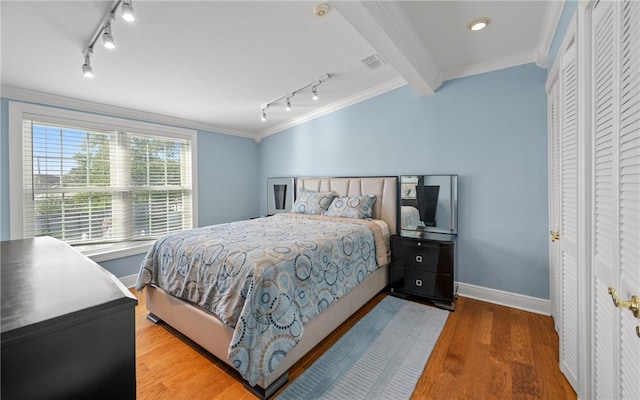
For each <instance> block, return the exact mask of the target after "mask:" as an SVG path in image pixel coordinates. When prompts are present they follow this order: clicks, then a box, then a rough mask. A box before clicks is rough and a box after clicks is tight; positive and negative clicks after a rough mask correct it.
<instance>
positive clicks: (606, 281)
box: [591, 0, 640, 400]
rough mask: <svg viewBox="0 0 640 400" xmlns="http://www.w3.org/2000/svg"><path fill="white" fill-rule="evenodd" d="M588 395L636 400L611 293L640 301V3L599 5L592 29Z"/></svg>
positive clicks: (624, 328) (634, 358)
mask: <svg viewBox="0 0 640 400" xmlns="http://www.w3.org/2000/svg"><path fill="white" fill-rule="evenodd" d="M592 39H593V41H592V43H593V48H592V54H593V59H592V70H593V80H592V89H591V90H592V95H593V101H592V115H593V125H592V131H593V143H592V146H593V147H592V148H593V159H592V168H593V170H592V190H593V198H592V199H593V246H592V265H593V268H594V282H593V284H594V287H593V290H594V296H593V301H594V307H593V310H594V311H593V312H594V314H593V316H592V317H593V319H592V321H593V336H592V340H593V356H594V360H593V361H594V362H593V365H594V368H593V377H592V383H593V391H594V395H595V397H596V398H599V399H600V398H602V399H636V400H637V399H640V337H638V334H636V326H637V325H640V319H636V318H635V317H634V316H633V314H632V313H631V312H630V311H629V310H622V309H617V308H615V307H614V306H613V302H612V301H611V297H610V295H609V293H608V288H609V287H613V288H615V289H616V290H617V292H618V294H619V295H620V297H622V298H624V299H629V298H630V297H631V295H633V294H637V295H640V253H639V249H640V45H639V44H640V2H638V1H637V0H632V1H629V0H626V1H620V2H617V1H616V2H610V1H600V2H599V3H598V4H597V5H596V7H595V9H594V12H593V24H592Z"/></svg>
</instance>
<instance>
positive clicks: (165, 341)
mask: <svg viewBox="0 0 640 400" xmlns="http://www.w3.org/2000/svg"><path fill="white" fill-rule="evenodd" d="M132 293H133V294H134V295H136V297H138V300H139V304H138V306H137V307H136V353H137V357H136V359H137V364H136V368H137V387H138V389H137V392H138V399H141V400H142V399H154V400H160V399H171V400H179V399H190V400H191V399H192V400H197V399H255V397H254V396H253V395H252V394H251V393H249V392H248V391H247V390H246V389H245V388H244V386H243V384H242V380H241V379H240V375H239V374H237V373H236V372H235V371H234V370H233V369H232V368H230V367H229V366H227V365H226V364H225V363H223V362H222V361H220V360H218V359H216V358H215V357H213V356H211V355H210V354H209V353H207V352H206V351H205V350H203V349H202V348H200V347H199V346H197V345H196V344H194V343H193V342H191V341H190V340H189V339H187V338H185V337H184V336H183V335H181V334H180V333H178V332H176V331H175V330H174V329H172V328H171V327H169V326H167V325H166V324H164V323H160V324H158V325H155V324H153V323H152V322H151V321H149V320H148V319H147V318H146V316H147V310H146V305H145V297H144V293H141V292H136V291H135V290H133V289H132ZM384 296H386V294H384V293H380V294H378V295H377V296H376V297H375V298H374V299H372V300H371V301H370V302H369V303H368V304H367V305H365V306H364V307H362V308H361V309H360V310H358V311H357V312H356V313H355V314H354V315H353V316H352V317H351V318H350V319H349V320H348V321H346V322H345V323H344V324H342V325H341V326H340V327H338V329H336V331H334V332H333V333H332V334H331V335H330V336H329V337H328V338H327V339H325V340H324V341H323V342H322V343H320V344H319V345H318V346H316V348H314V349H313V350H312V351H311V352H310V353H309V354H307V356H305V357H304V358H303V359H302V360H300V361H299V362H298V363H297V364H296V365H295V366H294V367H293V368H292V369H291V370H290V371H289V381H290V382H291V381H293V380H294V379H296V378H297V377H298V376H299V375H300V374H302V373H303V372H304V371H305V370H306V369H307V368H309V367H310V366H311V364H313V362H314V361H315V360H316V359H317V358H318V357H319V356H320V355H321V354H322V353H323V352H324V351H326V350H327V349H329V348H330V347H331V346H332V345H333V343H335V342H336V341H337V340H338V339H339V338H340V337H341V336H342V335H343V334H344V333H346V332H347V331H348V330H349V329H350V328H351V327H352V326H353V325H354V324H355V323H356V322H357V321H358V320H359V319H360V318H362V317H363V316H364V315H365V314H366V313H367V312H368V311H370V310H371V309H372V308H373V307H374V306H375V305H376V304H377V303H378V302H380V300H382V299H383V298H384ZM575 398H576V394H575V392H574V391H573V389H572V388H571V386H570V385H569V383H568V382H567V380H566V379H565V377H564V375H562V373H561V372H560V370H559V368H558V336H557V335H556V333H555V331H554V329H553V322H552V319H551V317H546V316H542V315H538V314H533V313H529V312H525V311H520V310H515V309H511V308H508V307H503V306H498V305H495V304H490V303H485V302H482V301H477V300H472V299H468V298H464V297H459V298H458V300H457V301H456V311H455V312H453V313H451V314H450V315H449V318H448V320H447V323H446V325H445V328H444V330H443V332H442V335H441V336H440V338H439V340H438V343H437V344H436V347H435V348H434V350H433V352H432V354H431V357H430V359H429V362H428V363H427V366H426V368H425V370H424V372H423V374H422V377H421V378H420V381H419V382H418V385H417V387H416V390H415V392H414V393H413V397H412V399H414V400H415V399H554V400H559V399H575Z"/></svg>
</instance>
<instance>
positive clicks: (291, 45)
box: [0, 0, 561, 139]
mask: <svg viewBox="0 0 640 400" xmlns="http://www.w3.org/2000/svg"><path fill="white" fill-rule="evenodd" d="M547 3H548V2H547V1H521V0H512V1H452V0H449V1H365V2H360V1H328V2H325V4H327V5H328V6H329V7H330V12H329V13H328V14H327V15H326V16H324V17H317V16H315V15H314V13H313V9H314V7H315V6H316V5H318V4H320V2H315V1H150V0H148V1H143V0H135V1H134V2H133V6H134V9H135V14H136V21H135V22H134V23H127V22H125V21H123V20H122V18H121V17H120V13H119V10H118V13H117V15H116V17H117V18H116V20H115V21H114V22H113V23H112V34H113V36H114V38H115V42H116V49H114V50H107V49H105V48H104V47H102V41H101V40H99V41H98V43H97V44H96V46H95V52H94V54H93V56H92V58H91V64H92V67H93V70H94V73H95V77H94V78H92V79H87V78H85V77H83V76H82V73H81V66H82V64H83V62H84V61H83V56H82V52H83V49H84V48H85V47H86V46H87V45H88V42H89V41H90V40H91V38H92V36H93V34H94V33H95V32H96V30H97V29H98V27H99V26H100V23H101V21H102V19H103V17H104V15H105V14H106V13H107V12H108V10H109V9H110V8H111V7H112V6H113V4H114V2H113V1H6V0H2V2H1V3H0V7H1V8H0V13H1V16H2V31H1V34H2V36H1V39H2V69H1V70H0V73H1V75H0V77H1V83H2V88H3V93H2V95H3V96H12V95H13V96H15V97H20V96H23V97H24V96H27V97H29V96H30V95H36V94H38V95H39V94H43V93H44V94H53V95H56V96H63V97H64V98H65V99H67V100H69V101H71V102H73V101H75V100H82V101H83V103H85V102H90V103H86V104H87V107H88V105H90V104H91V103H97V104H100V105H107V106H113V107H118V108H117V110H120V111H123V112H124V111H126V110H129V111H131V112H134V111H135V112H137V111H141V112H145V113H153V114H157V116H158V118H164V120H167V118H169V119H170V120H171V121H173V122H185V121H189V122H185V123H184V124H183V125H191V126H193V127H199V128H203V129H207V130H212V131H216V132H222V133H231V134H237V135H242V136H248V137H254V138H256V139H260V138H262V137H264V136H266V135H268V134H271V133H273V132H277V131H279V130H282V129H284V128H286V127H289V126H292V125H295V124H296V123H300V122H302V121H306V120H309V119H311V118H314V117H316V116H318V115H322V114H324V113H327V112H330V111H333V110H336V109H339V108H342V107H345V106H347V105H350V104H353V103H355V102H358V101H362V100H364V99H367V98H370V97H372V96H375V95H377V94H379V93H383V92H385V91H388V90H391V89H393V88H396V87H399V86H402V85H404V84H405V83H407V82H408V83H409V84H410V85H411V86H412V87H413V88H414V89H415V90H416V92H417V93H420V94H421V95H430V94H432V93H434V92H437V89H438V87H439V86H440V85H441V83H442V81H443V80H447V79H451V78H455V77H460V76H467V75H472V74H476V73H481V72H487V71H491V70H496V69H500V68H505V67H509V66H513V65H519V64H524V63H528V62H536V61H537V62H538V64H539V65H542V66H545V63H546V52H547V51H548V49H549V45H550V37H551V35H552V33H553V30H554V29H555V24H557V18H558V17H559V12H558V11H557V10H558V7H549V9H550V10H551V13H553V12H554V10H556V11H555V14H554V15H551V16H550V15H549V14H550V11H548V10H547V6H548V4H547ZM551 3H553V1H552V2H551ZM560 10H561V7H560ZM479 17H489V18H491V20H492V23H491V24H490V25H489V26H488V27H487V28H486V29H484V30H482V31H479V32H471V31H469V30H467V29H466V25H467V23H468V22H470V21H471V20H473V19H476V18H479ZM554 21H555V24H554ZM373 54H378V55H379V56H380V57H381V58H382V59H383V60H384V61H385V64H384V65H382V66H381V67H379V68H376V69H373V70H371V69H369V68H367V67H366V66H365V65H364V64H363V63H362V62H361V60H362V59H364V58H366V57H368V56H370V55H373ZM325 73H329V74H330V75H331V79H329V80H328V81H327V82H325V83H323V84H322V85H320V86H319V87H318V94H319V96H320V98H319V100H317V101H313V100H312V99H311V92H310V89H306V90H304V91H301V92H299V93H297V94H296V95H295V96H294V97H293V98H292V99H291V103H292V110H291V111H289V112H287V111H286V110H285V108H284V102H279V103H277V104H275V105H273V106H271V107H270V108H269V109H268V110H267V116H268V118H267V121H266V122H263V121H261V120H260V114H261V108H262V107H264V106H265V105H266V104H267V103H269V102H270V101H272V100H274V99H276V98H279V97H281V96H285V95H287V94H289V93H291V92H292V91H294V90H296V89H298V88H300V87H303V86H305V85H307V84H309V83H311V82H312V81H315V80H317V79H318V78H319V77H321V76H322V75H324V74H325ZM32 91H34V92H32ZM25 93H26V94H25ZM436 95H437V94H436ZM45 97H46V96H45ZM45 97H43V96H40V97H39V98H45ZM58 100H59V98H58ZM89 108H90V107H89ZM114 109H115V108H114ZM125 109H126V110H125ZM120 114H122V113H120ZM125 114H126V113H125ZM180 120H185V121H180Z"/></svg>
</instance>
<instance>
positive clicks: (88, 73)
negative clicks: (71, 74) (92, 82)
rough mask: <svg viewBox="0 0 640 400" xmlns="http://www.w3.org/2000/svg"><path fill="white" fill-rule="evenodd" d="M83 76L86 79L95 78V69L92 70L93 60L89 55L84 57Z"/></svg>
mask: <svg viewBox="0 0 640 400" xmlns="http://www.w3.org/2000/svg"><path fill="white" fill-rule="evenodd" d="M82 75H84V76H85V77H86V78H93V69H92V68H91V58H90V57H89V54H86V55H85V56H84V65H82Z"/></svg>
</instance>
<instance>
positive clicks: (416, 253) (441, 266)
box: [391, 239, 453, 274]
mask: <svg viewBox="0 0 640 400" xmlns="http://www.w3.org/2000/svg"><path fill="white" fill-rule="evenodd" d="M391 254H392V257H393V262H394V264H396V265H398V266H400V267H404V268H413V269H417V270H420V271H425V272H436V273H441V274H452V273H453V271H452V257H451V245H449V244H446V243H438V242H428V241H420V240H403V239H398V240H394V243H393V249H392V252H391Z"/></svg>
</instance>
